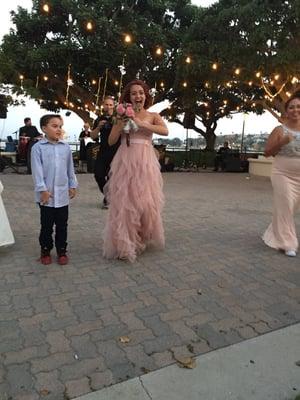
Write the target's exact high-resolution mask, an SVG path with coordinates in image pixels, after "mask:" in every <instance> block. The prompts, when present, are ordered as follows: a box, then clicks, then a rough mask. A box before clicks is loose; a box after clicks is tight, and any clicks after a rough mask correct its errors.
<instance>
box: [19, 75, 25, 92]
mask: <svg viewBox="0 0 300 400" xmlns="http://www.w3.org/2000/svg"><path fill="white" fill-rule="evenodd" d="M19 79H20V87H21V89H23V81H24V75H22V74H20V75H19Z"/></svg>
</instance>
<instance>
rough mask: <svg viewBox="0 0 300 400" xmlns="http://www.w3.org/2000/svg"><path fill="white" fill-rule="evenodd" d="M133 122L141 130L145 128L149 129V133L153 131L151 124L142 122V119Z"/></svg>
mask: <svg viewBox="0 0 300 400" xmlns="http://www.w3.org/2000/svg"><path fill="white" fill-rule="evenodd" d="M133 121H134V122H135V123H136V124H137V126H138V127H139V128H145V129H148V130H149V131H150V130H151V127H150V124H149V122H147V121H142V120H141V119H140V118H137V117H135V118H133Z"/></svg>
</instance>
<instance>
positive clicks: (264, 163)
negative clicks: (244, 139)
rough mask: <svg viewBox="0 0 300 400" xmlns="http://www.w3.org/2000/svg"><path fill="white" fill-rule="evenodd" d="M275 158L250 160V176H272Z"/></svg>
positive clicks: (261, 157) (260, 157)
mask: <svg viewBox="0 0 300 400" xmlns="http://www.w3.org/2000/svg"><path fill="white" fill-rule="evenodd" d="M273 159H274V158H273V157H268V158H267V157H264V156H259V157H258V158H248V161H249V174H250V175H258V176H267V177H270V176H271V172H272V164H273Z"/></svg>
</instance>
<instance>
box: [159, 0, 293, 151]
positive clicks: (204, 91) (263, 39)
mask: <svg viewBox="0 0 300 400" xmlns="http://www.w3.org/2000/svg"><path fill="white" fill-rule="evenodd" d="M271 3H272V4H271ZM299 16H300V3H299V2H296V1H285V2H283V1H281V0H275V1H272V2H271V1H268V0H265V1H261V0H252V1H248V0H242V1H238V0H220V1H219V2H218V3H216V4H214V5H213V6H211V7H210V8H209V9H207V10H202V11H201V12H200V13H199V14H198V16H197V19H196V20H195V22H194V23H193V24H192V26H191V28H190V29H189V31H188V33H187V34H186V36H185V38H184V40H183V44H182V47H181V48H180V50H179V52H178V61H177V63H178V65H177V70H176V72H177V75H176V80H175V85H174V90H173V92H172V93H170V94H169V99H170V101H171V102H172V107H171V109H169V110H164V113H165V114H166V115H169V118H170V119H171V120H174V121H176V122H179V123H181V124H183V119H182V114H183V112H185V113H194V115H195V121H196V122H197V121H199V122H201V123H202V125H203V127H204V128H199V126H198V125H196V124H194V127H193V129H195V130H196V131H197V132H199V133H200V134H201V135H203V136H204V137H205V139H206V142H207V149H209V150H212V149H213V147H214V143H215V129H216V127H217V122H218V120H219V119H220V118H222V117H224V116H230V115H232V114H233V113H235V112H249V111H254V112H256V113H261V112H262V111H263V109H267V110H269V111H270V112H272V114H273V115H275V116H276V117H279V112H282V111H283V102H284V101H286V100H287V98H288V97H289V96H290V95H291V94H292V93H293V92H295V91H297V90H298V89H299V79H298V78H297V76H298V77H299V72H300V46H299V44H300V43H299V42H300V37H299V29H298V27H299V25H300V21H299Z"/></svg>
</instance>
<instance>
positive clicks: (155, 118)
mask: <svg viewBox="0 0 300 400" xmlns="http://www.w3.org/2000/svg"><path fill="white" fill-rule="evenodd" d="M151 116H152V123H150V122H148V121H141V120H140V119H138V118H134V119H133V120H134V121H135V122H136V124H137V125H138V126H139V127H141V128H146V129H148V130H149V131H150V132H152V133H156V134H158V135H162V136H168V134H169V130H168V128H167V125H166V124H165V122H164V120H163V119H162V117H161V116H160V115H159V114H158V113H151Z"/></svg>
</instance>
